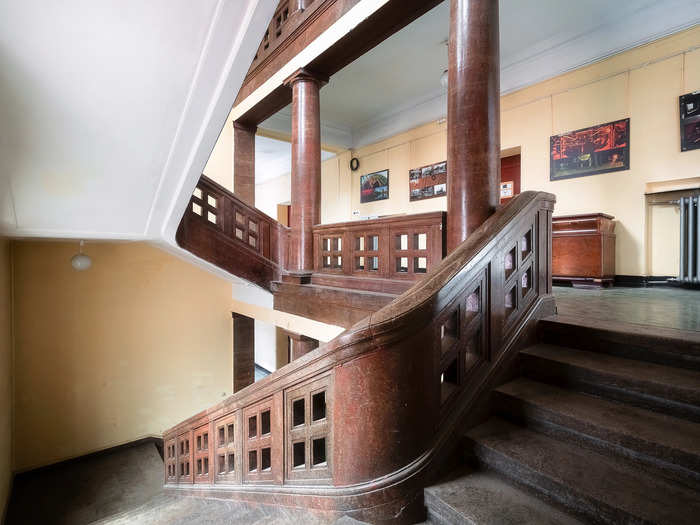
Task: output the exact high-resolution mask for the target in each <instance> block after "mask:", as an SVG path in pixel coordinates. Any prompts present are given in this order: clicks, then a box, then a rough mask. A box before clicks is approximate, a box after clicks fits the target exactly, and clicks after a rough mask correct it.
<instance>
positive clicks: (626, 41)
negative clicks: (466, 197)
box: [352, 0, 700, 148]
mask: <svg viewBox="0 0 700 525" xmlns="http://www.w3.org/2000/svg"><path fill="white" fill-rule="evenodd" d="M672 4H673V7H674V9H672V10H671V9H668V2H665V3H663V4H662V5H661V6H659V5H656V4H655V5H653V6H649V7H647V8H646V9H643V10H639V11H637V12H635V13H634V14H633V15H632V16H631V17H630V18H628V19H627V20H625V21H623V22H620V23H618V24H615V25H612V24H606V25H605V26H599V27H597V28H596V29H595V30H593V31H590V32H587V33H585V34H583V35H579V36H577V37H575V38H573V39H569V40H567V41H566V42H562V43H558V44H556V45H554V46H553V47H551V48H549V49H547V50H545V51H542V52H539V53H537V54H536V55H534V56H531V57H527V58H521V59H519V60H517V61H514V62H511V63H509V65H508V66H505V67H501V96H503V95H507V94H509V93H513V92H515V91H519V90H521V89H525V88H527V87H530V86H533V85H535V84H538V83H540V82H543V81H545V80H548V79H551V78H554V77H557V76H559V75H563V74H565V73H568V72H571V71H573V70H576V69H579V68H582V67H585V66H587V65H590V64H593V63H596V62H600V61H601V60H605V59H606V58H610V57H611V56H613V55H616V54H619V53H623V52H625V51H628V50H630V49H633V48H635V47H639V46H641V45H644V44H648V43H651V42H653V41H656V40H659V39H661V38H664V37H667V36H670V35H672V34H674V33H677V32H680V31H683V30H685V29H689V28H691V27H693V26H695V25H698V24H700V4H698V2H697V1H696V0H676V1H674V2H672ZM689 12H690V13H696V15H697V16H695V17H691V18H688V17H687V14H688V13H689ZM684 13H685V14H684ZM650 25H652V26H653V27H655V28H657V30H655V31H654V32H652V33H649V32H648V27H649V26H650ZM644 28H647V30H646V31H645V29H644ZM611 39H614V42H611ZM610 46H612V47H610ZM582 50H586V51H587V52H586V53H583V52H582ZM436 83H437V79H436ZM446 115H447V92H446V91H445V90H443V89H436V90H434V91H433V92H431V93H428V94H427V95H423V96H420V97H417V98H415V99H414V100H412V101H410V102H408V103H406V104H403V105H401V106H400V107H398V108H395V109H393V110H390V111H387V112H385V113H382V114H380V115H377V116H376V117H373V118H372V119H371V120H369V121H367V122H366V123H363V124H362V125H360V126H357V127H354V128H352V138H353V140H352V147H353V148H360V147H363V146H367V145H369V144H372V143H375V142H378V141H380V140H383V139H386V138H388V137H392V136H394V135H396V134H398V133H403V132H405V131H408V130H410V129H413V128H415V127H417V126H420V125H423V124H427V123H428V122H432V121H436V120H440V119H443V118H445V117H446Z"/></svg>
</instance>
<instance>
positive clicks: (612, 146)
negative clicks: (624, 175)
mask: <svg viewBox="0 0 700 525" xmlns="http://www.w3.org/2000/svg"><path fill="white" fill-rule="evenodd" d="M549 146H550V148H549V152H550V153H549V180H553V181H554V180H562V179H571V178H574V177H587V176H589V175H597V174H599V173H609V172H612V171H621V170H628V169H630V119H628V118H626V119H623V120H616V121H615V122H608V123H606V124H599V125H597V126H591V127H590V128H583V129H578V130H576V131H570V132H568V133H563V134H561V135H554V136H553V137H550V138H549Z"/></svg>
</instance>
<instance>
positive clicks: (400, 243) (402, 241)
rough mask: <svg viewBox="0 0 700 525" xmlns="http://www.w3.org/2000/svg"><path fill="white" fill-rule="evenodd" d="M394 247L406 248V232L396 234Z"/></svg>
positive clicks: (398, 248)
mask: <svg viewBox="0 0 700 525" xmlns="http://www.w3.org/2000/svg"><path fill="white" fill-rule="evenodd" d="M396 249H397V250H408V234H407V233H402V234H400V235H397V236H396Z"/></svg>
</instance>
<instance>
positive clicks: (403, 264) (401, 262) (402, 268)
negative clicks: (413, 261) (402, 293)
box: [396, 257, 408, 273]
mask: <svg viewBox="0 0 700 525" xmlns="http://www.w3.org/2000/svg"><path fill="white" fill-rule="evenodd" d="M396 271H397V272H399V273H408V257H397V258H396Z"/></svg>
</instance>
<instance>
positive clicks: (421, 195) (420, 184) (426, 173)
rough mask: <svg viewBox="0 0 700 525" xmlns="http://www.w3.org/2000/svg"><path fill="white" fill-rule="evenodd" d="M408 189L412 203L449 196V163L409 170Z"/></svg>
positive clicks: (444, 162)
mask: <svg viewBox="0 0 700 525" xmlns="http://www.w3.org/2000/svg"><path fill="white" fill-rule="evenodd" d="M408 187H409V192H410V194H409V195H410V200H412V201H420V200H423V199H431V198H433V197H443V196H444V195H447V162H446V161H443V162H438V163H437V164H430V165H428V166H422V167H420V168H416V169H413V170H409V172H408Z"/></svg>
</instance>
